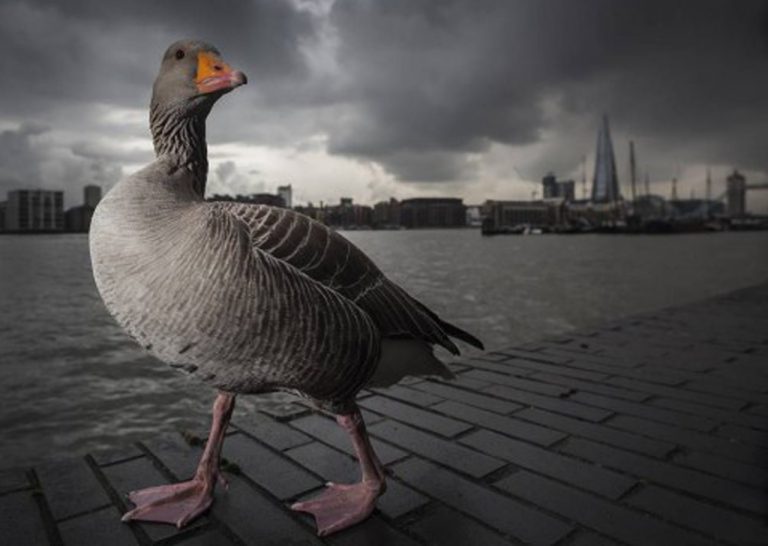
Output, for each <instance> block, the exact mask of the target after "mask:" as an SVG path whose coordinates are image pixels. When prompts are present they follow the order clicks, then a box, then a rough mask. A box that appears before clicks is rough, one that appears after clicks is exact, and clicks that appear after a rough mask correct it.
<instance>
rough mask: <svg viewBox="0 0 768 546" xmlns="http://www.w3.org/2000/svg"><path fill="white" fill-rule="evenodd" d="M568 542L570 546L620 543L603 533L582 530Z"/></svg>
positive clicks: (615, 544)
mask: <svg viewBox="0 0 768 546" xmlns="http://www.w3.org/2000/svg"><path fill="white" fill-rule="evenodd" d="M566 544H567V545H568V546H617V545H618V544H619V543H618V542H616V541H615V540H613V539H610V538H608V537H605V536H603V535H598V534H596V533H592V532H590V531H584V530H580V531H577V532H576V534H575V535H574V536H573V537H572V538H571V539H570V540H569V541H568V542H566Z"/></svg>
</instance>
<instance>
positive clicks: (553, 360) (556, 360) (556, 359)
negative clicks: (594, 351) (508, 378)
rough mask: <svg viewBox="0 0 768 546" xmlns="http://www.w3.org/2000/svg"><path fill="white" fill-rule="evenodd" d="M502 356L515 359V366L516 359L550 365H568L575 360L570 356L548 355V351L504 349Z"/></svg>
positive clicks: (513, 362)
mask: <svg viewBox="0 0 768 546" xmlns="http://www.w3.org/2000/svg"><path fill="white" fill-rule="evenodd" d="M500 352H501V354H503V355H505V356H509V357H513V360H512V361H511V364H512V365H513V366H514V365H515V364H516V362H515V360H516V359H526V360H533V361H535V362H546V363H548V364H567V363H569V362H570V361H571V360H573V359H572V358H571V357H568V356H560V355H553V354H547V353H546V349H545V350H543V351H536V352H531V351H519V350H516V349H511V348H510V349H502V350H501V351H500Z"/></svg>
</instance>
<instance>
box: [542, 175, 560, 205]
mask: <svg viewBox="0 0 768 546" xmlns="http://www.w3.org/2000/svg"><path fill="white" fill-rule="evenodd" d="M541 185H542V190H543V191H542V192H541V195H542V197H543V198H544V199H552V198H553V197H557V178H555V175H554V173H547V175H546V176H545V177H544V178H542V179H541Z"/></svg>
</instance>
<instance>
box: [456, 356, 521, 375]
mask: <svg viewBox="0 0 768 546" xmlns="http://www.w3.org/2000/svg"><path fill="white" fill-rule="evenodd" d="M470 364H471V365H472V368H475V369H478V368H479V369H481V370H488V371H490V372H496V373H502V374H506V375H517V376H526V375H529V374H531V373H533V370H531V369H530V368H524V367H520V366H512V365H510V364H509V363H508V362H488V361H486V360H483V359H475V358H473V359H472V360H471V361H470ZM532 364H535V363H532Z"/></svg>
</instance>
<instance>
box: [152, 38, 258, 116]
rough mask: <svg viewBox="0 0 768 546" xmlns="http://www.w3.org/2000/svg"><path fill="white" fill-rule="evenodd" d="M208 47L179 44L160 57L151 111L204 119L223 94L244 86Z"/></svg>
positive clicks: (243, 79)
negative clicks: (198, 116) (171, 112)
mask: <svg viewBox="0 0 768 546" xmlns="http://www.w3.org/2000/svg"><path fill="white" fill-rule="evenodd" d="M247 81H248V79H247V78H246V77H245V74H243V73H242V72H241V71H239V70H234V69H232V67H231V66H229V65H228V64H227V63H226V62H224V60H223V59H222V57H221V53H219V51H218V50H217V49H216V48H215V47H213V46H212V45H210V44H207V43H205V42H201V41H197V40H180V41H178V42H175V43H173V44H171V46H170V47H169V48H168V49H167V50H166V52H165V54H164V55H163V60H162V63H161V64H160V72H159V73H158V75H157V78H156V79H155V84H154V86H153V88H152V103H151V106H152V109H153V110H155V109H158V110H162V111H174V112H175V113H176V114H177V115H181V116H184V115H185V114H191V115H200V114H202V115H203V116H205V115H207V114H208V112H209V111H210V109H211V107H212V106H213V104H214V103H215V102H216V101H217V100H218V99H219V98H220V97H221V96H223V95H224V94H226V93H229V92H230V91H232V90H233V89H235V88H236V87H239V86H241V85H244V84H245V83H247Z"/></svg>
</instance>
